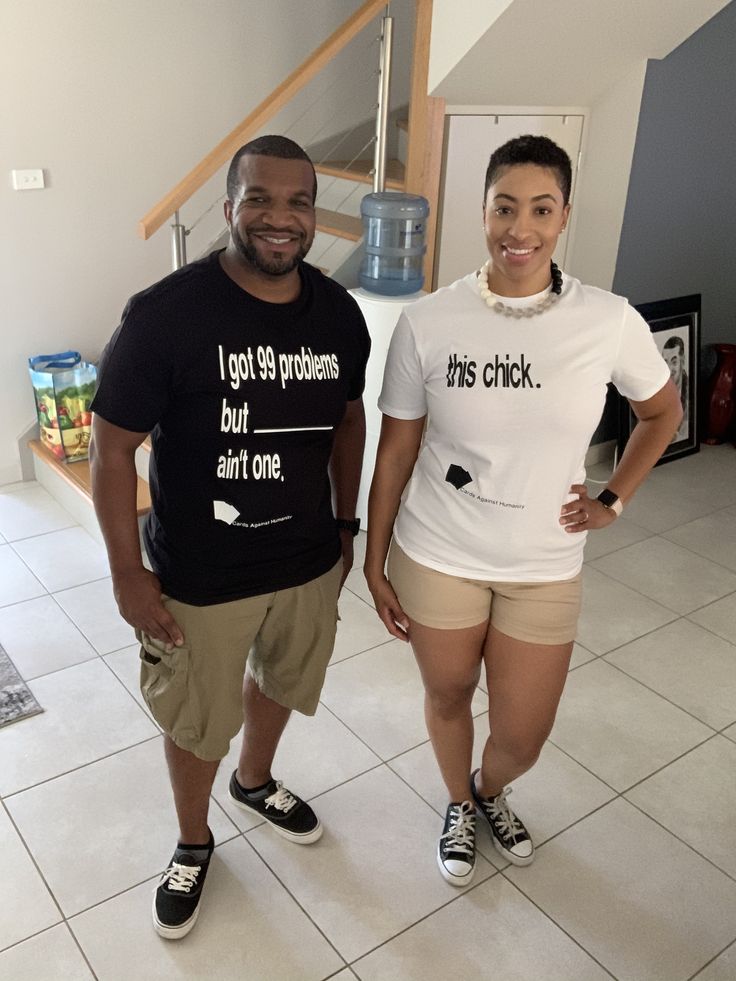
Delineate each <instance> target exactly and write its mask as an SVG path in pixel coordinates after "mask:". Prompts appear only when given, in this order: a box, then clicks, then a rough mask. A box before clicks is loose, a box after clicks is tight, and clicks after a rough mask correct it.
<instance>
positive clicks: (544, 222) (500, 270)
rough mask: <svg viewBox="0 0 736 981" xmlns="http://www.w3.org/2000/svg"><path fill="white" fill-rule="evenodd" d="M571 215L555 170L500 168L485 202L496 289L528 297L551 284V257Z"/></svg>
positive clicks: (492, 285) (490, 277) (491, 279)
mask: <svg viewBox="0 0 736 981" xmlns="http://www.w3.org/2000/svg"><path fill="white" fill-rule="evenodd" d="M569 214H570V205H569V204H565V203H564V200H563V194H562V191H561V190H560V186H559V183H558V180H557V175H556V173H555V171H554V170H550V169H549V168H547V167H539V166H537V165H536V164H515V165H513V166H510V167H507V168H506V169H505V170H503V171H502V172H501V174H500V175H499V176H498V177H497V178H496V180H495V181H494V183H493V184H491V186H490V187H489V188H488V193H487V195H486V200H485V203H484V205H483V227H484V229H485V234H486V244H487V246H488V254H489V255H490V257H491V264H490V269H489V275H488V282H489V285H490V288H491V290H493V292H494V293H498V294H499V295H500V296H532V295H534V294H535V293H541V292H542V290H544V289H545V288H546V287H547V286H548V285H549V283H550V260H551V259H552V255H553V253H554V251H555V247H556V246H557V239H558V238H559V236H560V232H561V231H562V230H563V229H564V227H565V225H566V224H567V219H568V215H569Z"/></svg>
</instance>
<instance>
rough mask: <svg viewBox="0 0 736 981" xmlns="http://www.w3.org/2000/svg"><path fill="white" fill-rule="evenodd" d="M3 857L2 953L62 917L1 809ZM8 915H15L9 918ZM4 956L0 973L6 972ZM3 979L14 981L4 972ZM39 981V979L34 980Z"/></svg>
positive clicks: (0, 837)
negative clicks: (3, 970)
mask: <svg viewBox="0 0 736 981" xmlns="http://www.w3.org/2000/svg"><path fill="white" fill-rule="evenodd" d="M0 855H2V869H3V879H2V883H3V886H2V888H3V903H2V911H3V912H2V915H0V950H2V949H3V947H9V946H10V945H11V944H17V943H18V942H19V941H20V940H25V939H26V937H30V936H31V935H32V934H34V933H38V932H39V931H40V930H45V929H46V928H47V927H50V926H53V924H54V923H59V921H60V920H61V913H60V912H59V910H58V908H57V906H56V903H54V901H53V899H52V898H51V895H50V894H49V891H48V889H47V888H46V886H45V885H44V883H43V879H42V878H41V876H40V875H39V874H38V871H37V870H36V868H35V866H34V864H33V862H32V861H31V858H30V856H29V854H28V852H27V851H26V849H25V846H24V845H23V842H22V841H21V839H20V838H19V836H18V832H17V831H16V830H15V828H14V827H13V825H12V823H11V821H10V818H9V817H8V815H7V813H6V812H5V810H4V809H3V807H2V805H0ZM8 911H11V915H10V916H8V915H7V914H8ZM2 964H3V962H2V956H1V955H0V969H1V968H2ZM0 976H2V977H12V975H5V974H2V973H1V972H0ZM34 981H35V979H34Z"/></svg>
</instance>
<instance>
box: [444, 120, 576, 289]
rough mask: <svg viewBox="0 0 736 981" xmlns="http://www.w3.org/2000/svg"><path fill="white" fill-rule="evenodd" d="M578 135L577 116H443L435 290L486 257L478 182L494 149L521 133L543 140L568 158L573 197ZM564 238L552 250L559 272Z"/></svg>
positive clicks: (479, 263) (562, 262) (477, 265)
mask: <svg viewBox="0 0 736 981" xmlns="http://www.w3.org/2000/svg"><path fill="white" fill-rule="evenodd" d="M582 132H583V117H582V116H572V115H571V116H489V115H477V116H470V115H457V116H454V115H450V116H448V118H447V130H446V147H447V152H446V160H445V167H444V173H443V182H442V195H441V198H440V202H441V203H440V223H439V249H438V254H439V263H438V274H437V286H448V285H449V284H450V283H453V282H454V281H455V280H456V279H460V277H461V276H466V275H467V274H468V273H469V272H471V271H472V270H473V269H479V268H480V266H481V265H482V264H483V263H484V262H485V260H486V259H487V258H488V252H487V250H486V242H485V235H484V233H483V215H482V208H483V184H484V182H485V174H486V168H487V167H488V160H489V158H490V156H491V154H492V153H493V151H494V150H496V149H497V148H498V147H500V146H501V145H502V144H504V143H506V141H507V140H511V139H513V138H514V137H516V136H522V135H524V134H525V133H532V134H533V135H535V136H548V137H549V138H550V139H552V140H554V141H555V143H557V144H558V146H561V147H562V148H563V149H564V150H566V151H567V153H569V155H570V159H571V160H572V168H573V169H572V175H573V183H572V193H573V196H574V194H575V183H576V177H577V164H578V154H579V152H580V141H581V138H582ZM567 237H568V232H567V231H565V232H563V233H562V235H561V236H560V240H559V243H558V245H557V250H556V252H555V262H557V264H558V265H559V266H561V267H562V268H563V269H564V268H565V256H566V253H567Z"/></svg>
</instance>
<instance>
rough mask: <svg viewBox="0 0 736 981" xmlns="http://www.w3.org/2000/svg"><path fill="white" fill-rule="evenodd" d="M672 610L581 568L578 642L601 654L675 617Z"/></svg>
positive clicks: (586, 568) (591, 570)
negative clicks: (581, 591)
mask: <svg viewBox="0 0 736 981" xmlns="http://www.w3.org/2000/svg"><path fill="white" fill-rule="evenodd" d="M676 616H677V614H676V613H673V612H672V610H668V609H666V608H665V607H664V606H660V605H659V603H654V602H653V601H652V600H650V599H647V597H646V596H642V595H641V594H640V593H637V592H635V591H634V590H633V589H629V588H628V587H627V586H624V585H622V584H621V583H619V582H616V580H615V579H611V578H610V577H609V576H604V575H603V573H602V572H597V571H596V570H595V569H593V568H591V567H590V566H585V567H584V569H583V609H582V612H581V614H580V621H579V623H578V641H579V642H580V644H582V646H583V647H586V648H587V649H588V650H589V651H592V652H593V653H594V654H605V653H606V652H607V651H612V650H614V648H616V647H620V646H621V645H622V644H627V643H628V642H629V641H631V640H634V639H635V638H637V637H641V636H642V635H643V634H646V633H649V631H650V630H655V629H656V628H657V627H661V626H662V625H663V624H665V623H669V622H670V621H671V620H674V619H675V618H676Z"/></svg>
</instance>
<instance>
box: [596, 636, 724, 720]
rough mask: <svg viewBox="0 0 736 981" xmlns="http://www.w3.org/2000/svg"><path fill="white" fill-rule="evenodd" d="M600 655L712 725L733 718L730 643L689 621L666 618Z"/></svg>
mask: <svg viewBox="0 0 736 981" xmlns="http://www.w3.org/2000/svg"><path fill="white" fill-rule="evenodd" d="M606 660H607V661H610V662H611V664H615V665H616V666H617V667H619V668H621V670H622V671H625V672H626V673H627V674H628V675H631V677H632V678H636V679H637V680H638V681H641V682H642V684H645V685H647V687H649V688H653V689H654V691H656V692H659V694H660V695H664V697H665V698H668V699H669V700H670V701H672V702H674V703H675V705H679V706H680V708H683V709H685V710H686V711H687V712H690V713H691V714H692V715H694V716H696V718H698V719H700V720H701V722H705V723H706V725H709V726H712V727H713V728H714V729H722V728H723V727H724V726H727V725H730V724H731V723H732V722H735V721H736V647H735V646H734V645H733V644H729V643H728V641H726V640H721V638H720V637H716V636H715V635H714V634H712V633H710V632H709V631H707V630H704V629H703V628H702V627H699V626H697V624H694V623H690V621H689V620H676V621H675V622H674V623H668V624H667V626H665V627H661V628H660V629H659V630H655V631H654V632H653V633H651V634H647V636H646V637H641V638H640V639H639V640H635V641H633V643H631V644H627V645H626V646H625V647H620V648H619V649H618V650H617V651H613V653H611V654H606Z"/></svg>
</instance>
